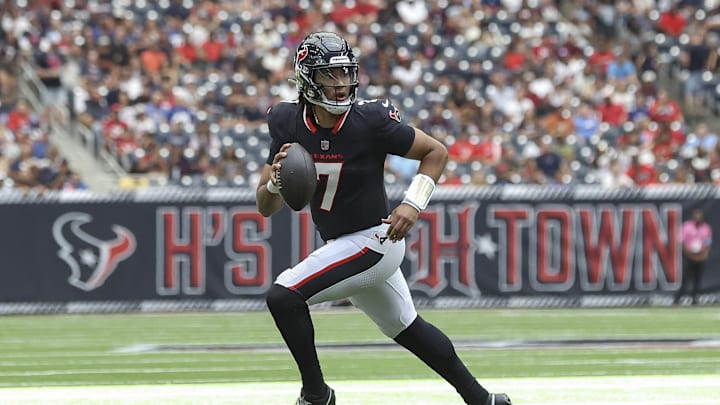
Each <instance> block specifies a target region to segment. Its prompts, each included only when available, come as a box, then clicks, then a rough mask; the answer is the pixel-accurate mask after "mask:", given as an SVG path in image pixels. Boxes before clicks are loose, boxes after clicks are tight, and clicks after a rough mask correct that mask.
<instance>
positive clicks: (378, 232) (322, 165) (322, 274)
mask: <svg viewBox="0 0 720 405" xmlns="http://www.w3.org/2000/svg"><path fill="white" fill-rule="evenodd" d="M294 64H295V66H294V69H295V82H296V85H297V88H298V91H299V99H298V100H297V101H292V102H280V103H278V104H276V105H274V106H272V107H271V108H270V109H269V110H268V117H267V119H268V125H269V128H270V136H271V138H272V141H271V145H270V153H269V156H268V158H267V162H266V164H265V166H264V168H263V171H262V178H261V181H260V185H259V187H258V189H257V195H256V197H257V208H258V211H259V212H260V213H261V214H262V215H264V216H266V217H267V216H271V215H273V214H274V213H275V212H277V211H278V210H280V209H281V208H282V207H283V200H282V197H281V195H280V193H279V191H280V188H281V187H282V184H280V182H279V181H278V177H277V172H278V170H279V169H280V166H281V165H282V160H283V158H284V157H285V156H286V153H285V150H286V149H287V147H288V146H289V144H290V143H292V142H298V143H300V144H301V145H303V146H304V147H305V149H307V151H308V152H309V153H310V154H311V155H312V157H313V160H314V161H315V166H316V169H317V175H318V185H317V188H316V190H315V194H314V196H313V198H312V200H311V202H310V209H311V212H312V218H313V222H314V223H315V225H316V228H317V230H318V231H319V233H320V236H321V237H322V238H323V240H325V241H326V244H325V245H323V246H322V247H320V248H318V249H317V250H315V251H314V252H312V253H311V254H310V256H308V257H307V258H306V259H304V260H303V261H301V262H300V263H298V264H297V265H295V266H294V267H292V268H290V269H287V270H285V271H283V272H282V273H281V274H280V275H279V276H278V277H277V279H276V280H275V283H274V284H273V286H272V288H271V289H270V291H269V293H268V296H267V305H268V308H269V310H270V312H271V314H272V316H273V319H274V320H275V324H276V325H277V328H278V329H279V331H280V334H281V335H282V337H283V339H284V340H285V343H286V344H287V346H288V348H289V349H290V352H291V353H292V356H293V358H294V359H295V362H296V363H297V366H298V368H299V370H300V374H301V377H302V389H301V391H300V397H299V398H298V400H297V402H296V404H298V405H306V404H307V405H314V404H322V405H328V404H334V403H335V392H334V391H333V389H332V388H330V387H329V386H328V385H327V384H326V383H325V380H324V378H323V374H322V371H321V367H320V363H319V361H318V356H317V352H316V348H315V342H314V336H315V332H314V329H313V323H312V320H311V317H310V312H309V310H308V305H310V304H317V303H320V302H325V301H333V300H339V299H343V298H349V300H350V301H351V302H352V304H353V305H355V306H356V307H357V308H359V309H360V310H362V311H363V312H364V313H365V314H367V315H368V316H369V317H370V318H371V319H372V320H373V321H374V322H375V323H376V324H377V325H378V327H379V328H380V330H381V331H382V332H383V333H384V334H385V335H387V336H388V337H390V338H392V339H394V340H395V342H397V343H398V344H400V345H402V346H403V347H405V348H406V349H408V350H409V351H411V352H412V353H414V354H415V355H416V356H417V357H419V358H420V359H421V360H422V361H423V362H425V363H426V364H427V365H428V366H430V367H431V368H432V369H433V370H435V371H436V372H437V373H438V374H439V375H440V376H442V377H443V378H444V379H445V380H447V381H448V382H449V383H450V384H452V386H453V387H455V389H456V390H457V392H458V393H459V394H460V396H461V397H462V398H463V400H464V401H465V403H468V404H474V405H506V404H510V403H511V402H510V399H509V398H508V397H507V395H505V394H490V393H488V391H487V390H486V389H485V388H483V387H482V386H481V385H480V384H479V383H478V382H477V380H476V379H475V377H474V376H473V375H472V374H471V373H470V371H468V369H467V368H466V366H465V365H464V364H463V362H462V361H461V360H460V358H459V357H458V356H457V354H456V353H455V349H454V347H453V344H452V342H451V341H450V339H449V338H448V337H447V336H446V335H445V334H444V333H443V332H441V331H440V330H439V329H437V328H436V327H435V326H433V325H432V324H430V323H428V322H427V321H425V320H424V319H423V318H422V317H421V316H419V315H418V313H417V312H416V309H415V307H414V304H413V301H412V297H411V296H410V290H409V288H408V285H407V282H406V281H405V278H404V277H403V274H402V272H401V270H400V264H401V262H402V260H403V257H404V255H405V241H404V238H405V236H406V235H407V233H408V231H410V229H411V228H412V227H413V225H414V224H415V222H416V221H417V219H418V215H419V214H420V212H421V211H422V210H423V209H424V208H425V207H426V206H427V205H428V201H429V200H430V197H431V195H432V194H433V191H434V189H435V184H436V182H437V180H438V178H439V177H440V174H441V173H442V172H443V169H444V168H445V164H446V162H447V159H448V157H447V156H448V154H447V150H446V148H445V147H444V146H443V145H442V144H441V143H440V142H438V141H437V140H435V139H434V138H432V137H430V136H429V135H427V134H426V133H425V132H423V131H422V130H420V129H418V128H414V127H412V126H409V125H407V124H405V123H403V121H402V119H401V117H400V114H399V112H398V110H397V109H396V108H395V107H394V106H393V104H392V102H391V101H390V100H388V99H381V100H358V99H357V90H358V61H357V59H356V57H355V55H354V54H353V51H352V49H351V48H350V46H349V45H348V43H347V42H346V41H345V39H343V38H342V37H340V36H339V35H337V34H334V33H330V32H317V33H313V34H310V35H308V36H307V37H306V38H305V39H304V40H303V41H302V42H301V43H300V45H299V46H298V48H297V53H296V55H295V61H294ZM388 154H393V155H399V156H404V157H406V158H410V159H415V160H418V161H419V162H420V164H419V167H418V170H417V174H416V175H415V177H414V178H413V180H412V183H411V185H410V186H409V188H408V190H407V193H406V195H405V197H404V200H403V201H402V203H401V204H399V205H398V206H397V207H395V208H394V209H393V210H392V212H390V210H389V207H388V205H389V204H388V199H387V195H386V192H385V183H384V162H385V159H386V157H387V155H388Z"/></svg>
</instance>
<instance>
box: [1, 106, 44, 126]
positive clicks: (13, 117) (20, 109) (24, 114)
mask: <svg viewBox="0 0 720 405" xmlns="http://www.w3.org/2000/svg"><path fill="white" fill-rule="evenodd" d="M37 121H38V118H37V116H36V115H35V114H32V113H31V112H30V106H29V105H28V102H27V101H26V100H25V99H20V100H18V101H17V103H16V104H15V107H14V108H13V109H12V110H10V113H9V114H8V116H7V124H6V125H7V128H8V129H9V130H11V131H13V132H17V131H19V130H20V129H22V128H24V127H29V126H30V125H32V123H33V122H37Z"/></svg>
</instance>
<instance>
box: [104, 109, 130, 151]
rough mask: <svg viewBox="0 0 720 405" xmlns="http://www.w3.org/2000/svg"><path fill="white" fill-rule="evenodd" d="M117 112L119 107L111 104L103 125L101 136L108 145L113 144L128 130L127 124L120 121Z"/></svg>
mask: <svg viewBox="0 0 720 405" xmlns="http://www.w3.org/2000/svg"><path fill="white" fill-rule="evenodd" d="M119 111H120V106H119V105H118V104H113V105H112V106H111V107H110V116H109V117H108V119H107V121H105V123H104V124H103V136H104V138H105V142H108V144H114V143H115V141H116V140H117V139H118V138H120V137H121V136H122V135H123V134H124V133H125V132H127V130H128V124H127V123H125V122H124V121H122V120H121V119H120V117H119V116H118V112H119Z"/></svg>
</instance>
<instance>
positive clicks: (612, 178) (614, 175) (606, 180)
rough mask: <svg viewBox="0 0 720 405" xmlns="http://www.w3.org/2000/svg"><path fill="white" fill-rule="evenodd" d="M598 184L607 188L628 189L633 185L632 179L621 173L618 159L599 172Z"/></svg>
mask: <svg viewBox="0 0 720 405" xmlns="http://www.w3.org/2000/svg"><path fill="white" fill-rule="evenodd" d="M600 182H601V184H602V185H603V187H607V188H630V187H633V186H634V185H635V182H634V181H633V179H632V178H630V176H628V175H627V174H626V173H625V172H624V171H623V168H622V164H621V162H620V160H618V159H613V160H611V161H610V166H609V167H608V168H607V169H603V170H601V171H600Z"/></svg>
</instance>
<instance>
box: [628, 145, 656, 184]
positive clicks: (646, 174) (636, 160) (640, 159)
mask: <svg viewBox="0 0 720 405" xmlns="http://www.w3.org/2000/svg"><path fill="white" fill-rule="evenodd" d="M654 162H655V158H654V156H653V155H652V153H651V152H647V151H646V152H642V153H638V154H635V155H633V156H632V161H631V162H630V167H629V168H628V169H627V171H626V174H627V176H628V177H630V178H631V179H632V181H633V183H635V184H636V185H638V186H641V187H643V186H649V185H653V184H657V183H658V173H657V170H656V169H655V166H654Z"/></svg>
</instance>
